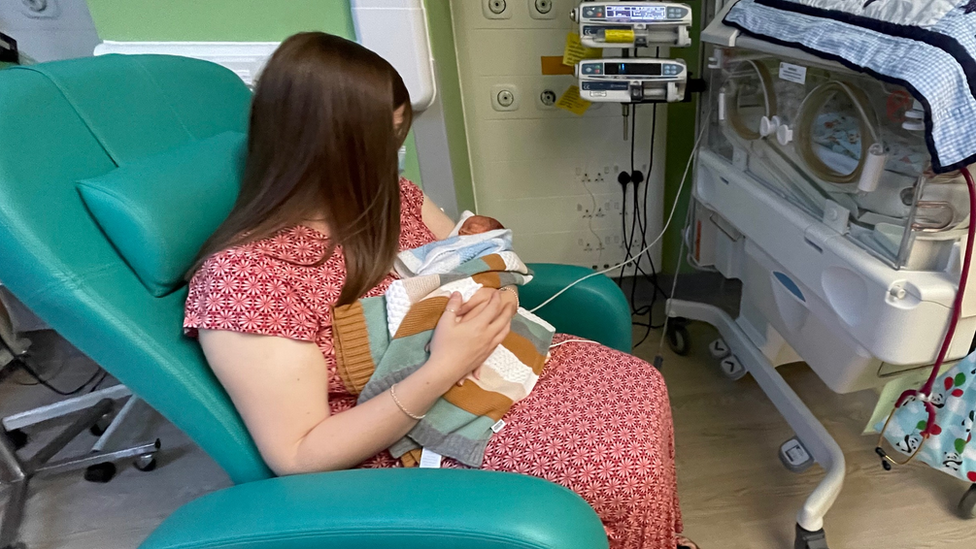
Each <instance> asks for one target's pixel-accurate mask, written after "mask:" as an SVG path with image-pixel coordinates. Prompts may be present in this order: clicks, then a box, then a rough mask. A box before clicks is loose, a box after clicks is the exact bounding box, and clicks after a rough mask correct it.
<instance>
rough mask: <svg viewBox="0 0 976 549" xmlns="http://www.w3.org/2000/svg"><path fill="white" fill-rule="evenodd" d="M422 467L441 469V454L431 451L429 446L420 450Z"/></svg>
mask: <svg viewBox="0 0 976 549" xmlns="http://www.w3.org/2000/svg"><path fill="white" fill-rule="evenodd" d="M420 468H421V469H440V468H441V455H440V454H438V453H437V452H431V451H430V450H428V449H427V448H424V449H423V450H422V451H421V452H420Z"/></svg>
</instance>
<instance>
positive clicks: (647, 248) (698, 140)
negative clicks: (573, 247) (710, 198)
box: [529, 116, 710, 313]
mask: <svg viewBox="0 0 976 549" xmlns="http://www.w3.org/2000/svg"><path fill="white" fill-rule="evenodd" d="M709 118H710V116H706V117H705V120H704V121H703V123H702V125H701V128H702V131H700V132H699V133H698V137H696V138H695V144H694V145H692V147H691V154H689V155H688V162H687V163H686V164H685V170H684V173H683V174H682V175H681V182H680V183H679V184H678V192H677V193H675V198H674V203H673V204H672V205H671V212H670V213H669V214H668V219H667V220H666V221H665V222H664V227H662V228H661V232H660V233H659V234H658V235H657V236H656V237H655V238H654V240H652V241H651V242H650V243H649V244H648V245H647V246H645V247H644V249H642V250H640V251H639V252H637V254H636V255H635V256H634V257H633V258H631V259H629V260H626V261H623V262H620V263H618V264H616V265H614V266H612V267H608V268H606V269H603V270H602V271H597V272H595V273H590V274H588V275H586V276H583V277H580V278H578V279H576V280H574V281H573V282H571V283H569V284H567V285H566V286H565V287H564V288H563V289H561V290H559V291H558V292H556V293H555V294H553V295H552V296H550V297H549V298H548V299H546V300H545V301H543V302H542V303H540V304H539V305H536V306H535V307H533V308H532V309H531V310H530V311H529V312H530V313H534V312H536V311H538V310H539V309H541V308H543V307H545V306H546V305H548V304H550V303H552V302H553V300H555V299H556V298H558V297H559V296H561V295H563V294H564V293H566V292H567V291H569V290H570V289H571V288H573V287H574V286H576V285H577V284H579V283H580V282H583V281H584V280H587V279H590V278H593V277H595V276H599V275H602V274H606V273H608V272H610V271H613V270H616V269H620V268H622V267H626V266H627V265H630V264H631V263H633V262H635V261H637V260H638V259H639V258H640V257H641V256H642V255H644V254H645V253H647V252H648V251H650V250H651V248H653V247H654V246H655V245H657V243H658V242H660V241H661V239H662V238H664V235H665V233H667V230H668V228H669V227H670V226H671V222H672V221H673V220H674V213H675V211H677V209H678V202H679V200H678V199H679V198H680V197H681V192H682V191H683V190H684V187H685V182H686V181H687V179H688V171H689V170H690V169H691V164H692V162H693V161H694V160H695V153H697V152H698V146H699V145H700V144H701V140H702V136H704V135H705V132H704V128H705V127H707V125H708V120H709ZM675 281H677V277H675Z"/></svg>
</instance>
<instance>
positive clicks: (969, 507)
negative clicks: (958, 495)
mask: <svg viewBox="0 0 976 549" xmlns="http://www.w3.org/2000/svg"><path fill="white" fill-rule="evenodd" d="M959 516H961V517H962V518H965V519H974V518H976V484H973V485H972V486H970V487H969V490H968V491H967V492H966V495H964V496H963V497H962V500H961V501H960V502H959Z"/></svg>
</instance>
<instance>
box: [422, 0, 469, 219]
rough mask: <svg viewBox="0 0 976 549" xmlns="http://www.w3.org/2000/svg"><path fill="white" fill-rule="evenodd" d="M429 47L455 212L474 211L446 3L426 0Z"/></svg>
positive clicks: (450, 22) (459, 91) (452, 35)
mask: <svg viewBox="0 0 976 549" xmlns="http://www.w3.org/2000/svg"><path fill="white" fill-rule="evenodd" d="M425 3H426V6H427V24H428V25H429V28H430V48H431V51H432V53H433V55H434V62H435V65H436V69H437V94H438V95H439V96H440V101H441V105H442V108H443V109H444V123H445V129H446V131H447V144H448V149H449V153H450V155H451V171H452V175H453V176H454V192H455V194H456V196H457V205H458V211H462V210H471V211H474V186H473V185H472V183H471V160H470V158H469V157H468V138H467V132H466V130H465V128H464V108H463V107H462V105H461V82H460V76H459V75H458V67H457V51H456V50H455V48H454V27H453V23H452V21H451V4H450V2H448V0H426V2H425Z"/></svg>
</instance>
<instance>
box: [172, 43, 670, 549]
mask: <svg viewBox="0 0 976 549" xmlns="http://www.w3.org/2000/svg"><path fill="white" fill-rule="evenodd" d="M411 118H412V114H411V110H410V104H409V97H408V95H407V90H406V88H405V87H404V85H403V82H402V80H401V79H400V77H399V75H398V74H397V73H396V71H395V70H394V69H393V67H391V66H390V65H389V64H388V63H387V62H386V61H384V60H383V59H382V58H380V57H379V56H377V55H376V54H374V53H372V52H370V51H369V50H366V49H365V48H362V47H361V46H358V45H357V44H355V43H352V42H349V41H347V40H343V39H341V38H337V37H335V36H330V35H327V34H323V33H304V34H299V35H296V36H293V37H291V38H289V39H288V40H286V41H285V42H283V43H282V44H281V47H280V48H279V49H278V51H277V52H275V54H274V55H273V56H272V58H271V59H270V61H269V62H268V64H267V66H266V68H265V69H264V72H263V74H262V76H261V78H260V81H259V83H258V85H257V89H256V90H255V94H254V101H253V105H252V109H251V122H250V140H249V143H248V155H247V163H246V168H245V172H244V180H243V183H242V188H241V193H240V197H239V198H238V200H237V203H236V205H235V206H234V209H233V211H232V212H231V214H230V216H229V217H228V219H227V220H226V222H224V224H223V225H222V226H221V227H220V228H219V229H218V230H217V232H216V233H215V234H214V235H213V236H212V237H211V238H210V240H209V241H208V242H207V243H206V244H205V245H204V247H203V249H202V251H201V254H200V261H199V263H198V264H197V266H196V267H195V268H194V270H193V273H194V274H193V276H192V280H191V282H190V294H189V297H188V298H187V304H186V319H185V322H184V326H185V328H186V331H187V333H188V334H189V335H198V337H199V339H200V344H201V345H202V346H203V350H204V352H205V353H206V356H207V359H208V361H209V362H210V365H211V367H212V368H213V370H214V372H215V373H216V375H217V377H218V378H219V379H220V381H221V383H222V384H223V385H224V386H225V387H226V389H227V391H228V393H229V394H230V396H231V398H232V399H233V401H234V404H235V405H236V406H237V408H238V409H239V410H240V413H241V416H242V417H243V418H244V421H245V423H246V424H247V427H248V429H249V431H250V432H251V434H252V435H253V437H254V440H255V441H256V443H257V445H258V448H259V449H260V451H261V455H262V456H263V457H264V459H265V460H266V461H267V463H268V465H269V466H270V467H271V468H272V469H273V470H274V471H275V472H276V473H277V474H279V475H289V474H297V473H305V472H313V471H326V470H335V469H345V468H350V467H357V466H360V467H396V466H398V465H399V462H398V461H396V460H394V459H393V458H392V456H391V455H390V454H389V453H388V452H387V451H386V448H387V447H388V446H390V445H391V444H392V443H393V442H394V441H396V440H398V439H400V438H401V437H402V436H404V434H406V433H407V432H408V431H409V430H410V429H411V428H412V427H413V426H414V425H415V423H416V420H415V419H414V418H415V417H418V416H420V415H422V414H424V413H425V412H426V411H427V409H428V408H429V407H430V406H432V405H433V404H434V402H435V401H436V400H437V399H438V398H439V397H440V396H441V395H442V394H444V393H445V392H446V391H447V390H448V389H449V388H450V387H451V385H452V384H454V383H457V382H458V381H459V380H461V379H462V378H464V377H465V376H466V375H468V374H469V373H471V372H472V371H473V370H474V369H475V368H477V367H478V365H480V364H481V363H482V362H483V361H484V360H485V358H486V357H487V356H488V354H489V353H490V352H491V351H492V350H493V349H494V348H495V347H496V346H497V345H498V344H499V342H500V341H501V340H502V339H503V338H504V337H505V334H506V333H507V331H508V326H509V321H510V320H511V318H512V316H513V314H514V313H515V309H516V302H517V295H516V294H515V292H512V291H499V290H491V289H482V290H481V291H480V292H479V293H478V294H477V295H475V296H474V297H473V298H472V299H471V300H469V301H468V302H467V303H465V304H462V303H461V300H460V297H459V296H456V295H455V296H453V297H452V298H451V302H450V303H449V304H448V307H447V309H448V311H447V312H446V313H445V314H444V316H443V317H442V318H441V320H440V322H439V323H438V325H437V328H436V330H435V332H434V337H433V340H432V342H431V345H430V352H431V353H430V359H429V360H428V362H427V363H426V364H425V365H424V366H423V367H421V368H420V369H419V370H418V371H417V372H415V373H414V374H412V375H410V376H409V377H407V378H406V379H405V380H403V381H402V382H400V383H398V384H397V385H396V386H395V392H387V393H383V394H381V395H380V396H377V397H375V398H373V399H371V400H369V401H367V402H365V403H363V404H360V405H356V397H354V396H353V395H351V394H350V393H349V391H348V390H347V389H346V388H345V386H344V385H343V384H342V381H341V379H340V378H339V376H338V375H337V374H336V363H335V357H334V352H333V348H332V321H331V318H332V317H331V310H332V307H333V306H335V305H344V304H348V303H352V302H354V301H355V300H357V299H358V298H360V297H362V296H364V295H365V296H375V295H381V294H382V293H383V292H384V290H385V289H386V288H387V286H388V285H389V284H390V283H391V282H392V281H393V280H394V275H392V274H391V269H392V266H393V260H394V256H395V254H396V253H397V252H398V251H399V250H401V249H405V248H413V247H416V246H420V245H423V244H426V243H429V242H432V241H434V240H437V239H443V238H446V237H447V235H448V233H449V232H450V231H451V229H452V227H453V225H454V223H453V222H452V221H451V220H450V219H448V217H447V216H446V215H444V213H443V212H441V211H440V210H439V209H438V208H437V207H436V206H434V204H432V203H431V202H430V201H429V200H428V199H427V198H426V197H425V196H424V195H423V193H422V192H421V191H420V190H419V189H418V188H417V187H416V186H414V185H413V184H412V183H410V182H408V181H406V180H403V179H399V178H398V176H397V150H398V149H399V147H400V146H401V145H402V143H403V140H404V138H405V136H406V134H407V131H408V130H409V128H410V122H411ZM566 339H570V338H568V337H566V336H557V343H558V342H559V341H565V340H566ZM505 421H506V426H505V428H504V429H503V430H501V431H500V432H499V433H498V434H496V435H494V437H493V438H492V439H491V442H490V443H489V445H488V449H487V452H486V454H485V460H484V468H485V469H490V470H499V471H512V472H519V473H525V474H530V475H535V476H539V477H542V478H546V479H549V480H551V481H553V482H557V483H560V484H562V485H564V486H567V487H569V488H571V489H573V490H575V491H576V492H578V493H579V494H580V495H581V496H583V497H584V498H585V499H586V500H587V501H588V502H589V503H590V504H591V505H592V506H593V507H594V508H595V509H596V511H597V513H599V515H600V516H601V518H602V520H603V522H604V524H605V526H606V529H607V532H608V535H609V536H610V538H611V543H612V545H613V547H617V548H644V549H658V548H660V549H664V548H667V549H673V548H674V547H675V545H676V535H675V532H680V531H681V519H680V514H679V511H678V504H677V495H676V487H675V470H674V446H673V435H672V424H671V415H670V408H669V405H668V398H667V392H666V389H665V387H664V382H663V380H662V378H661V376H660V374H659V373H658V372H657V371H656V370H655V369H654V368H653V367H651V366H650V365H648V364H647V363H645V362H642V361H640V360H638V359H636V358H634V357H632V356H629V355H625V354H623V353H619V352H616V351H613V350H611V349H607V348H605V347H602V346H598V345H596V344H593V343H578V342H568V343H565V344H562V345H560V346H558V347H555V348H554V349H552V357H551V359H550V360H549V362H548V364H547V365H546V368H545V370H544V372H543V374H542V376H541V378H540V380H539V383H538V384H537V386H536V388H535V389H534V390H533V392H532V393H531V394H530V395H529V396H528V398H526V399H524V400H522V401H521V402H519V403H517V404H516V405H515V406H514V407H513V408H512V410H511V411H510V412H509V414H508V415H507V416H506V417H505ZM445 462H446V463H445V466H449V467H458V466H459V465H458V464H457V463H455V462H452V461H451V460H445Z"/></svg>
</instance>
